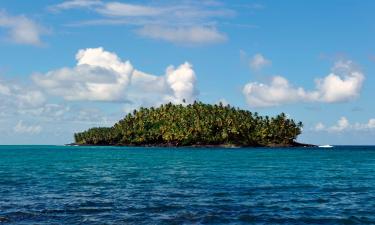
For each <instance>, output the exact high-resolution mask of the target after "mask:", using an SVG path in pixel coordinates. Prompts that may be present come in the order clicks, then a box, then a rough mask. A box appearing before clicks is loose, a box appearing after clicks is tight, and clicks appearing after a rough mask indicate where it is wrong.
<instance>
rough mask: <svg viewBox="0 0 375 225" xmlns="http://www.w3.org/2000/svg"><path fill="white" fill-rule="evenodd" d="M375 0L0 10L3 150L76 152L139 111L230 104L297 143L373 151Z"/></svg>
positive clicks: (96, 1)
mask: <svg viewBox="0 0 375 225" xmlns="http://www.w3.org/2000/svg"><path fill="white" fill-rule="evenodd" d="M374 11H375V2H374V1H372V0H367V1H366V0H364V1H356V0H330V1H323V0H318V1H292V0H285V1H268V0H259V1H251V0H248V1H240V0H238V1H219V0H218V1H216V0H206V1H198V0H197V1H194V0H186V1H184V0H182V1H171V0H162V1H122V0H113V1H105V0H67V1H63V0H42V1H23V0H2V1H0V134H1V135H0V144H57V145H60V144H66V143H71V142H72V141H73V133H74V132H79V131H83V130H85V129H87V128H90V127H93V126H112V125H113V124H114V123H115V122H116V121H118V120H119V119H121V118H122V117H124V116H125V115H126V114H127V113H129V112H132V111H133V110H134V109H137V108H139V107H141V106H142V107H150V106H158V105H160V104H163V103H167V102H173V103H176V104H179V103H182V101H183V99H185V100H186V101H187V102H188V103H190V102H193V101H195V100H199V101H202V102H205V103H210V104H216V103H219V102H222V103H223V104H230V105H231V106H235V107H239V108H242V109H247V110H251V111H257V112H259V113H260V114H261V115H270V116H273V115H277V114H279V113H281V112H285V113H286V114H287V115H288V116H289V117H291V118H293V119H295V120H297V121H302V122H303V124H304V128H303V134H302V135H300V136H299V138H298V141H301V142H305V143H313V144H340V145H374V144H375V113H374V112H375V104H373V102H374V101H373V98H374V97H375V95H374V94H375V92H374V88H375V78H374V74H375V42H374V40H375V26H374V23H373V22H374V21H375V14H374V13H373V12H374Z"/></svg>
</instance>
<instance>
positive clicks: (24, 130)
mask: <svg viewBox="0 0 375 225" xmlns="http://www.w3.org/2000/svg"><path fill="white" fill-rule="evenodd" d="M13 131H14V132H15V133H19V134H39V133H40V132H41V131H42V127H41V126H40V125H35V126H33V125H26V124H24V122H23V121H22V120H20V121H18V123H17V124H16V125H15V126H14V128H13Z"/></svg>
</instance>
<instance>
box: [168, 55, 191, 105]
mask: <svg viewBox="0 0 375 225" xmlns="http://www.w3.org/2000/svg"><path fill="white" fill-rule="evenodd" d="M166 77H167V84H168V85H169V87H170V88H171V89H172V91H173V95H172V96H167V98H166V99H167V101H171V102H173V103H183V101H186V102H187V103H190V102H193V101H194V100H195V99H196V97H197V93H198V91H197V90H196V86H195V82H196V78H195V72H194V70H193V67H192V65H191V64H189V63H188V62H185V63H184V64H182V65H180V66H179V67H178V68H176V69H175V68H174V67H173V66H169V67H168V68H167V71H166Z"/></svg>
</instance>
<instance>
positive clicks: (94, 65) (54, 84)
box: [0, 48, 198, 104]
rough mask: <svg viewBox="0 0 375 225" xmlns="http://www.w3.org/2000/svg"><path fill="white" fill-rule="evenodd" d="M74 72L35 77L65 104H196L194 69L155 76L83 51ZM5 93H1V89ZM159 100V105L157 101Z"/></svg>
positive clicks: (112, 58) (114, 58) (93, 50)
mask: <svg viewBox="0 0 375 225" xmlns="http://www.w3.org/2000/svg"><path fill="white" fill-rule="evenodd" d="M76 59H77V65H76V66H75V67H73V68H67V67H66V68H61V69H57V70H52V71H50V72H47V73H46V74H35V75H33V77H32V78H33V80H34V82H35V83H36V84H37V85H38V86H40V87H41V88H43V89H44V90H45V91H46V92H48V93H50V94H53V95H56V96H61V97H63V98H64V99H65V100H69V101H75V100H87V101H122V102H142V104H143V103H148V102H153V103H154V104H157V103H163V102H166V101H172V102H174V103H181V102H182V100H183V99H185V100H186V101H187V102H191V101H194V100H195V98H196V95H197V93H198V91H197V90H196V84H195V83H196V77H195V72H194V70H193V68H192V65H191V64H189V63H184V64H182V65H180V66H179V67H177V68H176V69H175V68H174V67H173V66H169V67H168V68H167V70H166V74H165V75H163V76H155V75H151V74H146V73H144V72H141V71H139V70H135V69H134V68H133V66H132V65H131V63H130V62H129V61H122V60H121V59H120V58H119V57H118V56H117V55H116V54H115V53H111V52H108V51H105V50H104V49H103V48H89V49H83V50H79V51H78V53H77V55H76ZM0 90H1V89H0ZM156 100H157V101H156Z"/></svg>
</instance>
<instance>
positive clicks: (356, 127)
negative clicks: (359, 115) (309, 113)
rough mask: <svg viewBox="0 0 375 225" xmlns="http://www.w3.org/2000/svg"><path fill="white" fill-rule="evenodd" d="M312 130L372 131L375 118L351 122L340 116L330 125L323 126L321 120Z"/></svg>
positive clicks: (374, 127)
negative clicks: (361, 121)
mask: <svg viewBox="0 0 375 225" xmlns="http://www.w3.org/2000/svg"><path fill="white" fill-rule="evenodd" d="M313 130H314V131H327V132H332V133H341V132H347V131H373V130H375V119H374V118H371V119H369V120H368V122H366V123H358V122H357V123H354V124H351V123H350V122H349V120H348V119H347V118H346V117H344V116H342V117H341V118H340V119H339V120H338V121H337V122H336V124H334V125H332V126H328V127H327V126H325V125H324V124H323V123H322V122H319V123H317V124H316V125H315V128H314V129H313Z"/></svg>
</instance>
